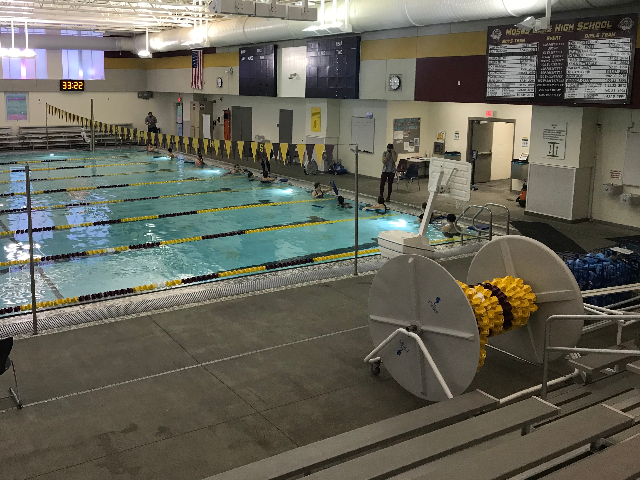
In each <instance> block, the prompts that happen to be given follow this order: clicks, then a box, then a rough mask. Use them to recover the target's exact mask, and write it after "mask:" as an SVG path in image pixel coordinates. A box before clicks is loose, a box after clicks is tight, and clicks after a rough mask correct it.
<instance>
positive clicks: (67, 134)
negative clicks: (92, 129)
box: [0, 124, 133, 150]
mask: <svg viewBox="0 0 640 480" xmlns="http://www.w3.org/2000/svg"><path fill="white" fill-rule="evenodd" d="M118 126H121V127H128V128H133V127H132V125H131V124H118ZM47 137H48V139H47ZM86 138H87V139H88V138H89V131H87V130H86ZM95 139H96V146H116V145H119V144H121V140H120V139H116V137H115V136H114V135H112V134H109V133H98V132H96V135H95ZM47 146H48V147H49V148H50V149H56V148H86V147H88V141H86V140H85V139H84V138H83V136H82V127H79V126H75V125H74V126H56V127H48V128H46V127H20V128H19V132H18V135H14V134H13V131H12V129H11V127H2V128H0V150H15V149H19V148H20V149H42V148H47Z"/></svg>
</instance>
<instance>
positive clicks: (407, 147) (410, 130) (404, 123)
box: [393, 118, 420, 153]
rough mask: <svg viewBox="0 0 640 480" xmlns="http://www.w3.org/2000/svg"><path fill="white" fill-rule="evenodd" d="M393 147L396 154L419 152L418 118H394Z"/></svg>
mask: <svg viewBox="0 0 640 480" xmlns="http://www.w3.org/2000/svg"><path fill="white" fill-rule="evenodd" d="M393 146H394V149H395V151H396V152H398V153H418V152H420V119H419V118H396V119H394V120H393Z"/></svg>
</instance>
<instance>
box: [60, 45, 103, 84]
mask: <svg viewBox="0 0 640 480" xmlns="http://www.w3.org/2000/svg"><path fill="white" fill-rule="evenodd" d="M62 77H63V78H64V79H67V80H104V52H103V51H100V50H62Z"/></svg>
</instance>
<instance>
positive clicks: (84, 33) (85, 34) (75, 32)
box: [60, 30, 102, 37]
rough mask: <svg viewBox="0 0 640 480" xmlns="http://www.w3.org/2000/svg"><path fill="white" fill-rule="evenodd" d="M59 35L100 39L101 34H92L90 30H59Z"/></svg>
mask: <svg viewBox="0 0 640 480" xmlns="http://www.w3.org/2000/svg"><path fill="white" fill-rule="evenodd" d="M60 35H66V36H72V37H102V32H94V31H91V30H82V31H80V32H79V31H78V30H60Z"/></svg>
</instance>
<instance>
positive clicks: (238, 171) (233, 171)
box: [227, 164, 244, 175]
mask: <svg viewBox="0 0 640 480" xmlns="http://www.w3.org/2000/svg"><path fill="white" fill-rule="evenodd" d="M241 173H244V169H243V168H242V167H241V166H240V165H237V164H236V165H234V166H233V168H232V169H231V170H229V172H227V175H240V174H241Z"/></svg>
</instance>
